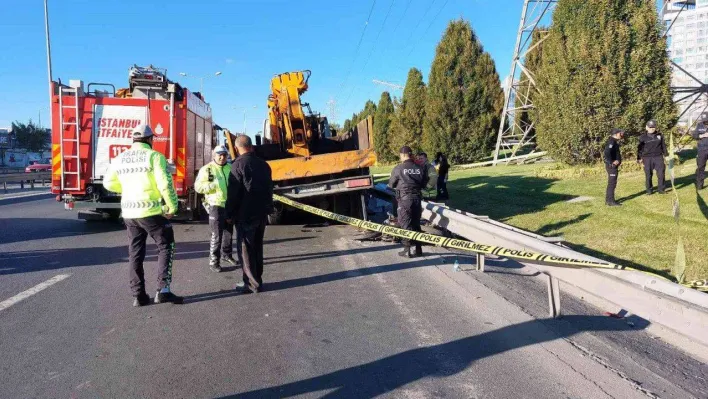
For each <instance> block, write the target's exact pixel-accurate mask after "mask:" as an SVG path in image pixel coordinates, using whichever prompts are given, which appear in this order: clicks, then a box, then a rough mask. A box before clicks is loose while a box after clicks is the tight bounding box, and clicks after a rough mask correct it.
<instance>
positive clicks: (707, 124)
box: [691, 113, 708, 190]
mask: <svg viewBox="0 0 708 399" xmlns="http://www.w3.org/2000/svg"><path fill="white" fill-rule="evenodd" d="M691 136H693V138H694V139H696V140H698V156H697V157H696V164H697V165H696V166H697V167H696V189H698V190H703V181H704V180H705V178H706V160H708V113H704V114H702V115H701V116H700V117H699V118H698V124H697V125H696V128H695V129H694V130H693V132H692V133H691Z"/></svg>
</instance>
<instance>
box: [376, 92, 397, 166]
mask: <svg viewBox="0 0 708 399" xmlns="http://www.w3.org/2000/svg"><path fill="white" fill-rule="evenodd" d="M392 119H393V101H391V94H389V92H387V91H385V92H383V93H381V98H380V99H379V104H378V106H377V107H376V114H375V115H374V148H375V149H376V154H377V156H378V159H379V161H380V162H393V161H395V160H396V154H395V153H394V152H391V150H390V148H389V145H388V142H389V130H390V128H391V121H392Z"/></svg>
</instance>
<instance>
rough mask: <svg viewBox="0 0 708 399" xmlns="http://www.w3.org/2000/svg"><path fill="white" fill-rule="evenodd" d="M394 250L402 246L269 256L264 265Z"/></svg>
mask: <svg viewBox="0 0 708 399" xmlns="http://www.w3.org/2000/svg"><path fill="white" fill-rule="evenodd" d="M266 244H270V242H266ZM394 248H400V245H381V246H372V247H363V248H356V249H350V250H346V251H324V252H315V253H305V254H296V255H282V256H269V257H266V258H265V262H264V263H263V264H264V265H276V264H278V263H290V262H300V261H304V260H315V259H322V258H334V257H337V256H349V255H354V254H361V253H369V252H377V251H386V250H388V249H394ZM266 252H267V249H266Z"/></svg>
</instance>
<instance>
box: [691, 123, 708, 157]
mask: <svg viewBox="0 0 708 399" xmlns="http://www.w3.org/2000/svg"><path fill="white" fill-rule="evenodd" d="M705 133H708V128H707V127H706V125H704V124H703V123H699V124H698V126H696V128H695V129H693V132H691V137H693V138H694V139H696V140H698V149H699V150H703V151H706V150H708V137H704V138H700V137H698V136H700V135H702V134H705Z"/></svg>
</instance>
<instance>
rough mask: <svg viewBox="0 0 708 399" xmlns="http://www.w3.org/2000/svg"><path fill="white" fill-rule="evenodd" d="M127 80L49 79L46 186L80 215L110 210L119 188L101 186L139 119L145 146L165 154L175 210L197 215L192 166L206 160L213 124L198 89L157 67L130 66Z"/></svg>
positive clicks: (115, 212)
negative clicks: (148, 135) (120, 85)
mask: <svg viewBox="0 0 708 399" xmlns="http://www.w3.org/2000/svg"><path fill="white" fill-rule="evenodd" d="M128 83H129V87H128V88H125V89H119V90H116V88H115V86H114V85H112V84H107V83H88V84H87V85H84V82H83V81H81V80H70V81H69V84H68V85H66V84H63V83H62V82H61V81H58V82H52V101H51V107H52V193H53V194H56V199H57V201H58V202H63V203H64V207H65V208H66V209H69V210H77V211H79V212H78V213H79V218H80V219H87V220H94V219H105V218H118V217H119V216H120V196H119V195H118V194H115V193H111V192H108V191H107V190H105V189H104V188H103V182H102V180H103V177H104V176H105V175H106V172H107V171H108V168H109V166H110V163H111V161H112V160H113V159H114V158H116V157H118V155H120V154H121V153H122V152H123V151H125V150H126V149H128V148H130V146H131V144H132V138H131V132H132V129H133V128H134V127H136V126H138V125H140V124H142V123H147V124H148V125H149V126H150V127H151V128H152V130H153V132H154V136H155V138H154V142H153V148H154V149H155V150H156V151H159V152H161V153H162V154H164V155H165V157H166V158H167V163H168V168H169V169H170V172H171V173H172V178H173V181H174V183H175V189H176V191H177V196H178V197H179V204H180V209H179V216H181V217H187V218H190V219H191V218H195V217H198V215H199V208H200V199H199V198H198V195H197V193H196V192H195V190H194V180H195V179H196V174H197V172H198V171H199V168H201V167H202V166H204V165H205V164H206V163H209V162H210V160H211V156H210V154H211V149H212V148H213V146H214V145H216V141H217V132H216V130H217V129H215V125H214V124H213V122H212V113H211V107H210V106H209V104H207V103H206V102H204V99H203V97H202V95H201V93H193V92H191V91H189V90H188V89H187V88H184V87H182V86H180V85H179V83H176V82H172V81H170V80H168V79H167V71H166V70H165V69H161V68H156V67H153V66H152V65H151V66H148V67H140V66H137V65H135V66H133V67H131V68H130V70H129V74H128Z"/></svg>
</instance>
